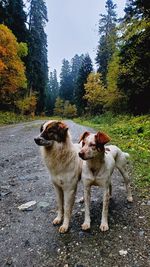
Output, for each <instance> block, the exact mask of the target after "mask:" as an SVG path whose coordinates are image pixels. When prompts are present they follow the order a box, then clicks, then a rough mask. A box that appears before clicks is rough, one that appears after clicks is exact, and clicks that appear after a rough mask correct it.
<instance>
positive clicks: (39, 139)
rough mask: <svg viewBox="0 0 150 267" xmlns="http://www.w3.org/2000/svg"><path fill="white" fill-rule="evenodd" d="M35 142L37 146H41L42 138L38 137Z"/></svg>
mask: <svg viewBox="0 0 150 267" xmlns="http://www.w3.org/2000/svg"><path fill="white" fill-rule="evenodd" d="M34 141H35V143H36V144H37V145H39V144H40V141H41V138H40V137H39V136H37V137H35V138H34Z"/></svg>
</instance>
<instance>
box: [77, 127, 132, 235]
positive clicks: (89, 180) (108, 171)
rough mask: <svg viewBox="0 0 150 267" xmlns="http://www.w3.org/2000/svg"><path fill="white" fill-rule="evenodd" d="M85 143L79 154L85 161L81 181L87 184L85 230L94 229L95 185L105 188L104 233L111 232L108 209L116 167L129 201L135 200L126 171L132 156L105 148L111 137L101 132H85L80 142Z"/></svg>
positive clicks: (108, 147)
mask: <svg viewBox="0 0 150 267" xmlns="http://www.w3.org/2000/svg"><path fill="white" fill-rule="evenodd" d="M81 141H82V149H81V150H80V152H79V157H80V158H82V159H83V160H84V162H83V166H82V176H81V177H82V178H81V179H82V181H83V187H84V202H85V220H84V223H83V224H82V230H88V229H90V208H89V206H90V188H91V186H92V185H95V186H101V187H103V188H104V194H103V208H102V218H101V224H100V230H101V231H107V230H108V229H109V227H108V207H109V199H110V197H111V175H112V173H113V171H114V168H115V167H117V169H118V170H119V171H120V173H121V174H122V176H123V178H124V181H125V185H126V190H127V200H128V201H129V202H132V201H133V198H132V193H131V187H130V181H129V176H128V173H127V170H126V164H127V159H128V157H129V154H128V153H125V152H122V151H121V149H119V148H118V147H117V146H115V145H109V146H105V144H106V143H108V142H109V141H110V137H109V136H108V135H107V134H105V133H103V132H97V133H96V134H93V133H90V132H85V133H84V134H83V135H82V136H81V138H80V141H79V142H81Z"/></svg>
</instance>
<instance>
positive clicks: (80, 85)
mask: <svg viewBox="0 0 150 267" xmlns="http://www.w3.org/2000/svg"><path fill="white" fill-rule="evenodd" d="M92 70H93V66H92V60H91V58H90V56H89V55H88V54H87V55H85V57H84V59H83V61H82V64H81V68H80V70H79V74H78V78H77V81H76V87H75V89H76V90H75V92H74V97H75V104H76V107H77V110H78V115H81V114H83V113H84V111H85V108H86V106H87V100H86V99H85V98H83V96H84V95H85V88H84V84H85V83H86V82H87V77H88V75H89V74H90V73H91V72H92Z"/></svg>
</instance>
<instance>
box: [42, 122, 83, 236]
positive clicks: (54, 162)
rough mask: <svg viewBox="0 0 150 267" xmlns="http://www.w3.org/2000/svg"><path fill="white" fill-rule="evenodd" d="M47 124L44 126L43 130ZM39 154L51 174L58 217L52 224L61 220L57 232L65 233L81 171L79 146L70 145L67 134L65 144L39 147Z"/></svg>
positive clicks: (54, 142) (56, 143) (55, 142)
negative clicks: (40, 153)
mask: <svg viewBox="0 0 150 267" xmlns="http://www.w3.org/2000/svg"><path fill="white" fill-rule="evenodd" d="M47 124H48V123H46V125H44V129H45V128H46V126H47ZM41 152H42V156H43V159H44V162H45V164H46V166H47V168H48V170H49V172H50V174H51V179H52V182H53V185H54V188H55V193H56V199H57V206H58V215H57V217H56V218H55V219H54V221H53V224H55V225H56V224H60V223H61V222H62V220H63V224H62V225H61V226H60V228H59V232H61V233H65V232H66V231H67V230H68V227H69V221H70V217H71V212H72V207H73V204H74V200H75V194H76V189H77V183H78V181H79V178H80V175H81V169H82V166H81V164H82V160H81V159H80V158H79V156H78V152H79V145H74V144H73V143H72V141H71V136H70V134H69V132H67V138H66V141H65V142H60V143H58V142H57V141H53V144H52V146H50V147H41Z"/></svg>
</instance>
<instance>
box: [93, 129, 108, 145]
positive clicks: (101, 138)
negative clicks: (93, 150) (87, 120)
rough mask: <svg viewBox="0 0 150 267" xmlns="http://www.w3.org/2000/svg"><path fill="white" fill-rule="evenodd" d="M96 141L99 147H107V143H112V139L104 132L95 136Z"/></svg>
mask: <svg viewBox="0 0 150 267" xmlns="http://www.w3.org/2000/svg"><path fill="white" fill-rule="evenodd" d="M95 141H96V144H98V145H105V144H106V143H108V142H109V141H110V137H109V136H108V135H107V134H105V133H103V132H98V133H97V134H96V135H95Z"/></svg>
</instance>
